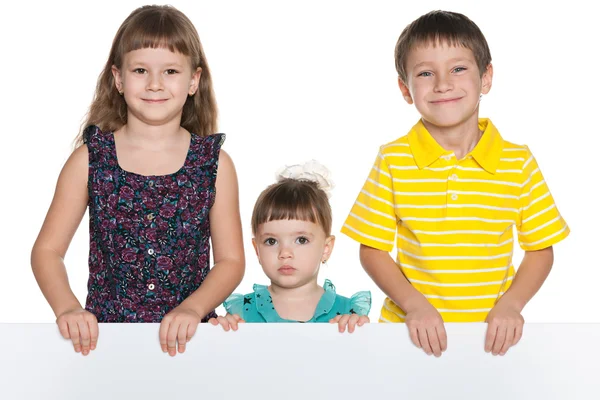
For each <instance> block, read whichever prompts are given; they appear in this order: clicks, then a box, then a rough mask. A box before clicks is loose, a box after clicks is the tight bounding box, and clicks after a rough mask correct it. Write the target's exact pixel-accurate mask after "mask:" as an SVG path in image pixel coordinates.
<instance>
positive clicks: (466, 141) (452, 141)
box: [423, 113, 483, 160]
mask: <svg viewBox="0 0 600 400" xmlns="http://www.w3.org/2000/svg"><path fill="white" fill-rule="evenodd" d="M423 125H425V128H427V131H428V132H429V133H430V134H431V136H432V137H433V138H434V139H435V141H436V142H438V144H439V145H440V146H442V147H443V148H444V149H445V150H448V151H453V152H454V154H455V155H456V159H457V160H460V159H462V158H463V157H464V156H466V155H467V154H468V153H469V152H470V151H471V150H473V149H474V148H475V146H476V145H477V143H478V142H479V139H481V135H482V134H483V132H482V131H480V130H479V121H478V117H477V113H474V114H473V116H472V117H470V118H469V119H468V120H466V121H463V122H461V123H460V124H458V125H453V126H436V125H432V124H431V123H429V122H427V121H425V120H423Z"/></svg>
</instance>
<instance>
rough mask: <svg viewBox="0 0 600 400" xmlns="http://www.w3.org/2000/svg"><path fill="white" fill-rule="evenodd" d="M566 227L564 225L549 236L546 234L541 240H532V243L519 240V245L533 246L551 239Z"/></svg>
mask: <svg viewBox="0 0 600 400" xmlns="http://www.w3.org/2000/svg"><path fill="white" fill-rule="evenodd" d="M566 229H567V226H566V225H565V226H564V227H563V228H562V229H561V230H560V231H558V232H556V233H553V234H552V235H550V236H546V237H545V238H543V239H542V240H538V241H537V242H533V243H523V242H519V243H521V245H522V246H523V247H531V246H535V245H536V244H540V243H544V242H545V241H546V240H549V239H552V238H553V237H554V236H558V235H560V234H561V233H563V232H564V231H565V230H566Z"/></svg>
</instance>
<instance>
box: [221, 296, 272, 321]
mask: <svg viewBox="0 0 600 400" xmlns="http://www.w3.org/2000/svg"><path fill="white" fill-rule="evenodd" d="M223 307H225V310H226V311H227V312H228V313H229V314H237V315H239V316H240V317H242V319H243V320H244V321H246V322H264V321H263V319H262V318H261V317H260V314H259V313H258V311H257V309H256V294H255V293H254V292H250V293H247V294H240V293H234V294H232V295H231V296H229V297H228V298H227V300H225V301H224V302H223Z"/></svg>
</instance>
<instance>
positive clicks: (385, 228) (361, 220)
mask: <svg viewBox="0 0 600 400" xmlns="http://www.w3.org/2000/svg"><path fill="white" fill-rule="evenodd" d="M350 215H351V216H353V217H354V218H356V219H357V220H359V221H360V222H362V223H363V224H365V225H369V226H372V227H374V228H377V229H381V230H383V231H388V232H393V233H396V229H390V228H388V227H387V226H382V225H379V224H375V223H373V222H371V221H367V220H366V219H364V218H361V217H359V216H358V215H356V214H354V213H353V212H351V213H350Z"/></svg>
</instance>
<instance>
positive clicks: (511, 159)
mask: <svg viewBox="0 0 600 400" xmlns="http://www.w3.org/2000/svg"><path fill="white" fill-rule="evenodd" d="M500 161H506V162H514V161H525V159H524V158H523V157H516V158H501V159H500Z"/></svg>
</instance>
